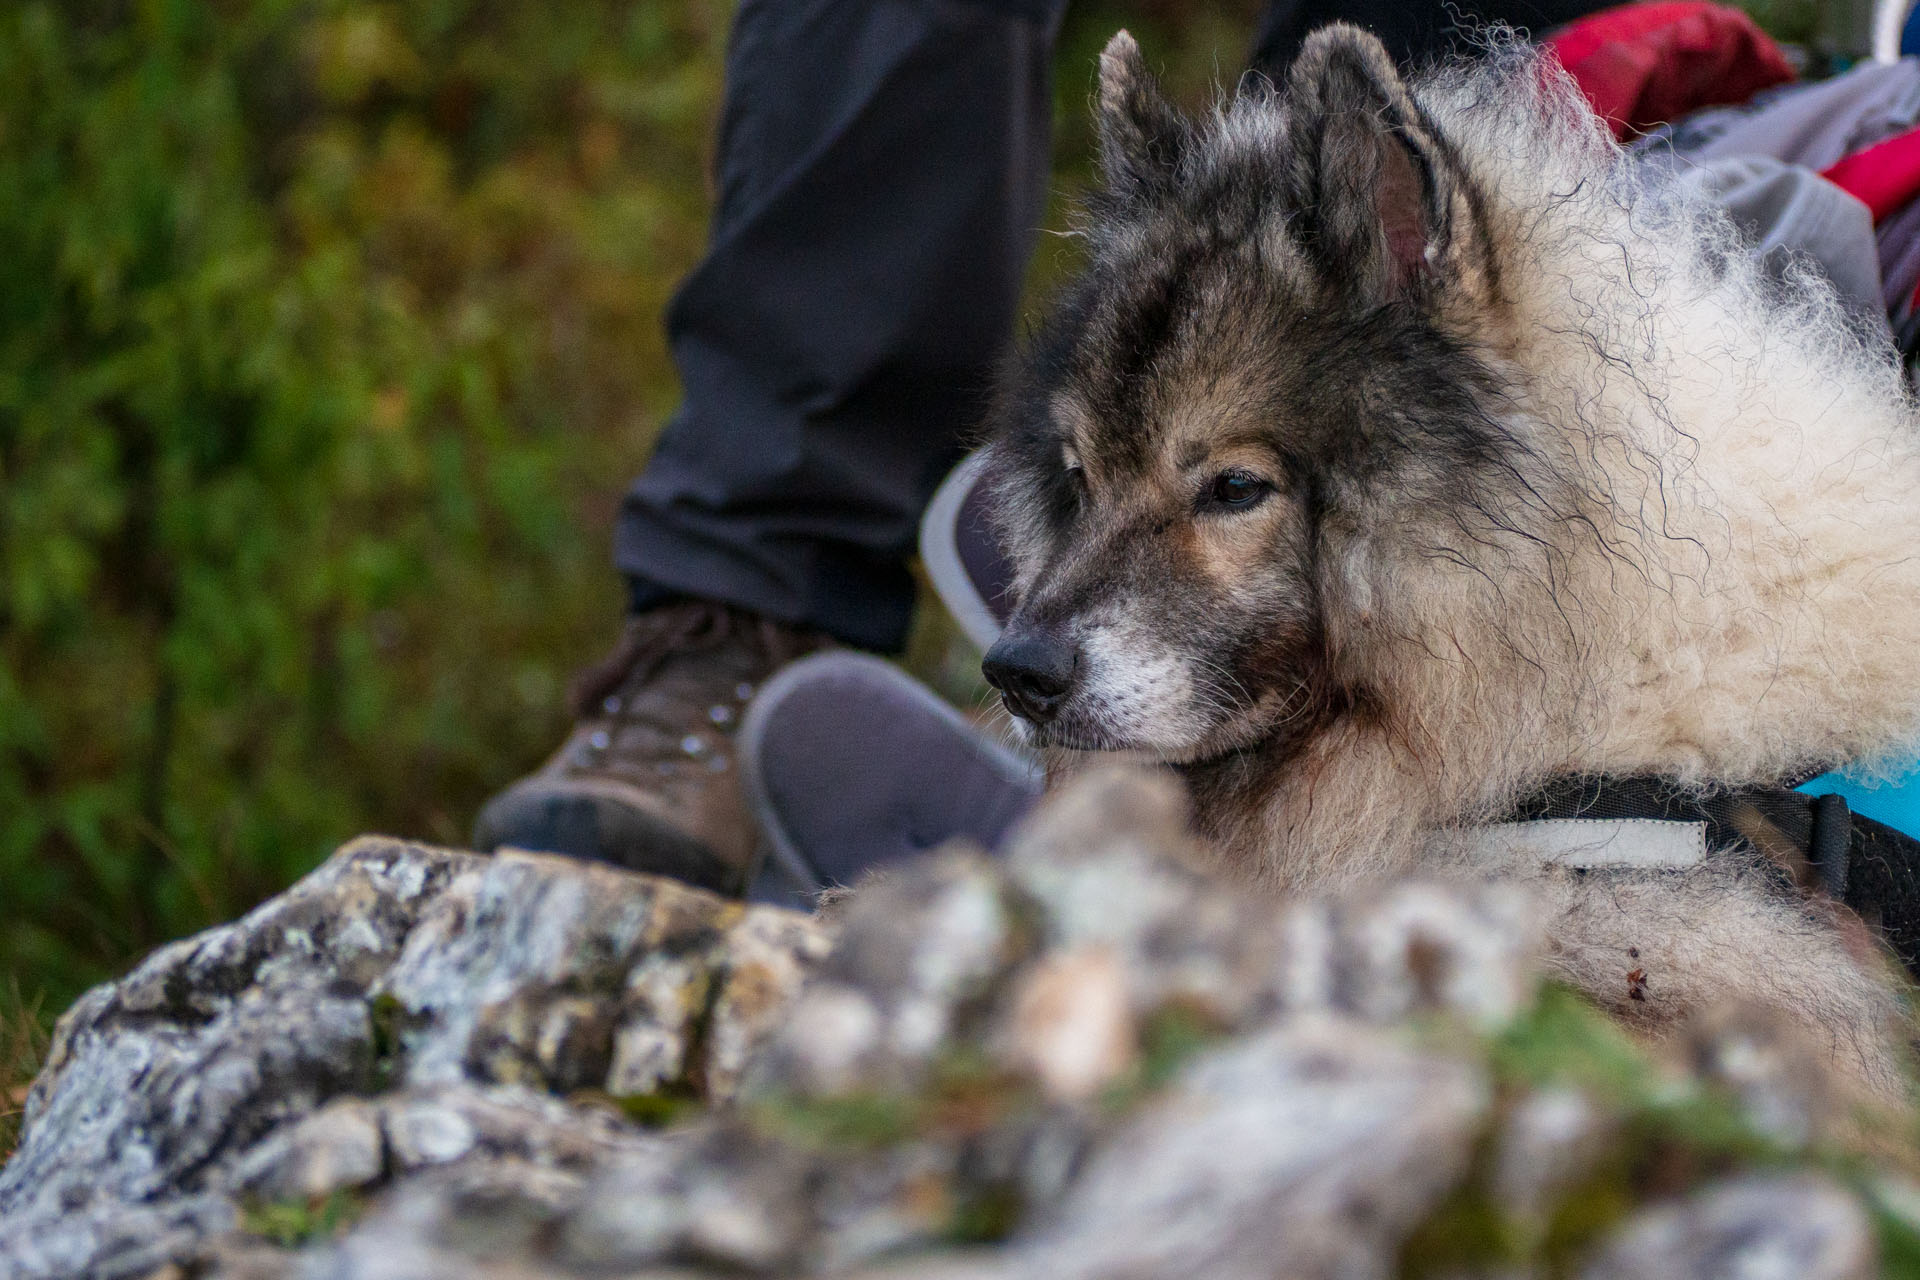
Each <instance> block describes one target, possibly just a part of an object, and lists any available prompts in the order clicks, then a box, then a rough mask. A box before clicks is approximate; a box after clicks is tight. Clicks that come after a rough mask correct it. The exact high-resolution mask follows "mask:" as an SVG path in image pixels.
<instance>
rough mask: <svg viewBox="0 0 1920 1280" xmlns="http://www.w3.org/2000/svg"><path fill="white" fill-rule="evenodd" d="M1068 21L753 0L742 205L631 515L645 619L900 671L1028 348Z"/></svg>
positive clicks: (745, 64) (681, 316) (736, 53)
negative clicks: (1026, 312)
mask: <svg viewBox="0 0 1920 1280" xmlns="http://www.w3.org/2000/svg"><path fill="white" fill-rule="evenodd" d="M1059 8H1060V0H865V2H862V3H849V2H848V0H746V2H745V3H744V4H743V5H742V6H741V9H740V13H739V17H738V19H737V21H736V25H735V28H734V36H733V46H732V52H731V56H730V61H729V66H728V84H727V94H728V98H727V106H726V112H725V116H724V119H723V123H722V132H721V141H720V158H719V172H720V202H719V207H718V209H717V211H716V214H715V218H714V226H713V236H712V243H711V246H710V247H709V249H708V252H707V256H706V258H705V259H704V260H703V261H702V262H701V263H700V265H699V266H698V267H697V268H695V270H694V271H693V273H692V275H691V276H689V277H688V279H687V281H686V283H685V284H684V286H683V287H682V288H681V291H680V293H679V295H678V296H677V297H676V298H675V300H674V303H673V306H672V308H671V310H670V311H669V313H668V332H669V336H670V338H671V341H672V345H673V352H674V357H675V361H676V363H677V364H678V366H679V369H680V373H681V377H682V380H683V382H684V385H685V390H686V399H685V403H684V404H683V406H682V407H681V409H680V411H679V412H678V413H677V414H676V415H675V416H674V418H673V420H672V421H671V422H670V423H669V424H668V426H667V428H666V430H665V432H664V434H663V435H662V437H661V439H660V443H659V446H658V449H657V450H656V452H655V453H654V456H653V459H652V461H651V462H650V463H649V464H648V466H647V468H646V470H645V471H643V472H642V473H641V475H640V477H639V479H638V480H636V481H635V483H634V486H633V489H632V492H631V493H630V494H629V495H628V497H627V500H626V503H625V506H624V508H623V510H622V513H621V520H620V527H619V530H618V536H617V549H616V558H617V561H618V564H619V567H620V568H621V570H622V571H624V572H625V573H627V574H628V575H629V576H630V577H631V578H633V579H634V580H635V582H636V586H637V592H638V595H639V600H640V602H641V603H646V602H647V601H648V600H650V599H657V598H665V597H668V596H671V595H676V594H678V595H693V596H699V597H703V598H714V599H720V600H724V601H726V602H727V603H730V604H734V605H738V606H742V607H745V608H748V609H751V610H753V611H755V612H757V613H760V614H763V615H765V616H768V617H771V618H776V619H779V620H781V621H785V622H791V623H800V624H804V625H807V626H811V627H816V628H819V629H821V630H824V631H827V632H829V633H831V634H833V635H835V636H837V637H839V638H840V639H843V640H846V641H849V642H852V643H854V644H859V645H863V646H866V647H869V648H876V649H892V648H897V647H898V646H899V645H900V643H901V642H902V640H903V638H904V636H905V634H906V627H907V620H908V616H909V613H910V611H911V607H912V595H913V592H912V582H911V579H910V577H909V576H908V572H907V557H908V555H909V554H910V552H911V549H912V545H913V536H914V531H915V527H916V526H915V522H916V520H917V519H918V516H919V512H920V509H921V507H922V506H923V505H924V504H925V502H926V499H927V497H928V495H929V494H931V493H932V491H933V488H934V486H935V485H936V484H938V483H939V480H940V478H941V476H942V475H943V474H944V473H945V472H946V470H947V469H948V467H950V466H951V465H952V464H953V463H954V462H955V461H956V460H957V459H958V457H959V454H960V442H961V440H962V438H963V435H964V433H965V432H967V431H969V430H971V429H973V428H974V427H976V426H977V425H978V423H979V421H980V419H981V417H982V414H983V410H984V408H985V405H986V400H987V397H988V395H989V392H990V384H991V381H992V376H993V371H994V368H995V366H996V365H997V363H998V361H999V359H1000V357H1001V354H1002V353H1003V351H1004V349H1005V347H1006V345H1007V343H1008V341H1009V339H1010V336H1011V334H1012V330H1013V318H1014V309H1015V305H1016V303H1017V300H1018V298H1019V293H1020V286H1021V279H1022V276H1023V273H1024V271H1025V266H1026V261H1027V256H1028V253H1029V250H1030V248H1031V245H1032V241H1033V237H1034V235H1035V233H1036V231H1037V228H1038V226H1039V221H1040V215H1041V210H1042V206H1043V203H1044V199H1045V190H1046V175H1047V171H1048V170H1047V146H1048V124H1049V118H1050V114H1051V107H1052V104H1051V97H1050V91H1049V86H1048V69H1049V60H1050V56H1051V46H1052V37H1053V32H1054V28H1055V26H1056V20H1057V17H1058V10H1059Z"/></svg>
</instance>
